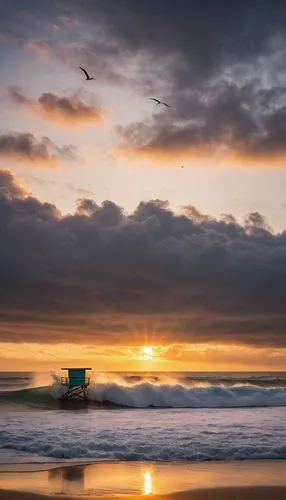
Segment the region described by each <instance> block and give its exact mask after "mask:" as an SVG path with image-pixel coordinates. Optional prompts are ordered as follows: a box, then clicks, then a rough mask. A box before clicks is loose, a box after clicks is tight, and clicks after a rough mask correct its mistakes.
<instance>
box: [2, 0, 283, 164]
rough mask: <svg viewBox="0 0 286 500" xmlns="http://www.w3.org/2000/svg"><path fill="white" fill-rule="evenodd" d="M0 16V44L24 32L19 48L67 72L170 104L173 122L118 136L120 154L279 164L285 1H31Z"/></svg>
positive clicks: (164, 117)
mask: <svg viewBox="0 0 286 500" xmlns="http://www.w3.org/2000/svg"><path fill="white" fill-rule="evenodd" d="M16 7H17V8H16ZM3 10H4V11H5V13H6V14H5V15H6V17H5V16H4V14H3V19H4V21H3V20H2V21H1V23H2V25H3V23H4V25H6V26H8V28H10V32H8V35H7V34H6V36H8V38H9V36H11V29H12V28H11V26H12V27H14V29H15V25H16V26H20V27H21V29H20V28H19V29H20V31H21V30H22V31H21V34H20V35H19V40H21V41H22V42H24V45H25V46H26V48H28V49H30V50H32V51H34V52H36V53H37V54H38V55H39V56H40V57H41V58H43V57H44V58H47V57H49V58H58V59H60V60H61V62H62V63H63V64H65V65H67V66H69V67H70V68H72V69H73V70H74V69H75V68H76V67H77V66H78V65H86V66H87V67H88V68H89V69H90V71H91V72H92V73H94V74H95V75H96V76H97V78H98V80H99V81H101V82H104V83H106V82H109V83H113V84H114V83H116V84H117V85H119V84H124V85H129V86H131V87H133V88H135V89H136V90H137V91H139V92H140V93H141V95H142V97H143V98H147V97H150V96H151V95H152V94H153V93H156V96H158V97H159V98H162V99H163V100H168V102H170V104H171V105H172V108H171V112H170V113H169V114H168V113H167V112H166V113H162V114H156V115H155V116H154V117H153V119H151V120H148V121H147V122H146V123H143V124H140V123H139V124H136V123H135V124H131V125H129V127H127V129H121V130H120V132H121V134H122V135H123V137H124V139H125V143H124V144H123V145H122V146H123V147H128V148H131V149H135V152H136V151H138V152H139V153H142V152H143V153H144V152H146V153H148V154H156V153H158V152H159V153H166V154H167V155H170V154H173V153H174V154H176V153H178V151H179V152H183V153H187V154H189V155H190V156H191V155H192V154H199V153H202V154H207V155H208V154H213V153H214V152H217V151H218V152H220V153H222V154H225V155H230V156H231V157H233V156H234V157H238V159H239V160H240V159H245V158H248V159H249V161H250V162H251V161H254V160H258V161H261V160H264V159H266V160H277V161H280V162H281V161H283V158H284V155H285V140H284V139H285V134H286V125H285V123H286V122H285V109H286V92H285V78H286V73H285V62H286V30H285V26H286V6H285V4H284V3H283V2H282V1H281V0H263V1H261V0H241V1H240V2H229V1H227V0H217V1H216V2H214V1H213V0H201V1H200V2H198V1H196V0H189V1H187V0H178V1H176V3H174V2H173V0H156V2H153V1H151V0H146V1H144V2H134V1H133V0H120V1H118V0H73V1H70V0H61V1H59V2H52V3H49V4H47V5H45V6H44V8H43V9H42V8H40V7H39V6H38V5H37V4H35V3H34V2H32V1H31V2H28V3H27V5H26V4H25V9H23V7H21V2H15V3H14V4H13V5H12V6H10V5H9V4H7V5H5V6H4V7H3ZM21 15H22V16H25V19H26V20H27V21H26V22H25V23H23V22H22V23H20V22H19V19H20V17H21ZM9 19H10V21H9ZM15 19H17V20H18V22H17V23H15ZM5 20H6V21H5ZM11 20H14V23H12V24H11ZM8 21H9V22H8ZM5 23H6V24H5ZM10 25H11V26H10ZM23 26H24V28H23ZM79 26H80V27H79ZM8 28H7V29H8ZM23 30H24V34H23ZM2 37H3V38H5V33H4V32H3V33H2ZM151 93H152V94H151ZM152 109H153V108H152V105H151V103H150V112H151V111H152ZM134 138H135V139H136V142H135V143H134ZM268 163H269V161H268Z"/></svg>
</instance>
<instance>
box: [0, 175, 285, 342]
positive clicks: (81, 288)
mask: <svg viewBox="0 0 286 500" xmlns="http://www.w3.org/2000/svg"><path fill="white" fill-rule="evenodd" d="M0 183H1V184H0V185H1V188H0V238H1V247H0V333H1V340H2V341H9V342H14V341H15V342H17V341H20V340H21V341H24V340H25V341H26V342H43V343H48V342H50V343H55V342H56V343H59V342H75V343H87V344H88V343H90V342H91V343H93V342H97V343H100V344H112V343H115V344H124V345H130V344H140V343H142V339H143V337H144V339H145V337H146V332H147V337H148V339H149V342H151V343H152V344H153V343H154V344H166V343H185V342H187V343H206V342H207V343H208V342H210V343H215V344H231V343H233V344H240V345H249V346H256V347H265V348H266V347H268V346H272V347H275V348H281V347H286V336H285V320H286V314H285V296H286V284H285V283H286V280H285V268H286V233H285V232H282V233H280V234H275V233H273V232H272V230H271V229H270V228H269V226H268V224H267V221H266V220H265V218H264V217H263V216H262V215H261V214H259V213H254V214H249V215H248V216H247V217H246V219H245V223H244V224H243V225H239V224H238V223H237V222H236V221H235V219H234V218H233V217H230V216H228V217H224V218H223V219H221V220H216V219H215V218H213V217H212V216H211V215H207V214H202V215H201V216H200V213H199V211H198V210H197V209H195V208H194V207H192V206H191V205H190V206H188V207H186V208H185V209H184V213H180V214H176V213H174V212H172V211H171V209H170V208H169V206H168V203H167V202H163V201H159V200H153V201H149V202H142V203H140V204H139V205H138V207H137V208H136V210H135V211H134V212H133V213H130V214H127V213H125V212H124V211H123V210H122V209H121V208H120V207H119V206H117V205H116V204H115V203H113V202H112V201H105V202H103V203H102V204H101V205H98V204H97V203H96V202H95V201H94V200H91V199H82V200H80V201H79V202H78V208H77V211H76V212H75V213H74V214H72V215H68V216H63V215H61V213H60V212H59V210H57V208H56V207H55V206H54V205H51V204H49V203H41V202H40V201H39V200H37V199H36V198H34V197H32V196H31V195H28V194H27V193H26V191H23V192H22V191H21V188H19V187H18V185H19V181H18V180H17V179H15V178H14V177H13V176H12V174H9V173H7V171H4V172H2V173H1V175H0ZM145 340H146V339H145Z"/></svg>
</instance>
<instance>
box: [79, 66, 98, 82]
mask: <svg viewBox="0 0 286 500" xmlns="http://www.w3.org/2000/svg"><path fill="white" fill-rule="evenodd" d="M79 69H81V71H83V72H84V74H85V76H86V80H95V78H93V77H91V76H89V74H88V72H87V71H86V70H85V69H84V68H81V66H79Z"/></svg>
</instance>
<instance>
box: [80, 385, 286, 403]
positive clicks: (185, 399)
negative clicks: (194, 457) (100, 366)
mask: <svg viewBox="0 0 286 500" xmlns="http://www.w3.org/2000/svg"><path fill="white" fill-rule="evenodd" d="M86 394H87V397H88V399H90V400H92V401H95V402H97V403H101V404H103V403H113V404H115V405H119V406H120V405H121V406H127V407H132V408H148V407H154V408H234V407H247V406H250V407H261V406H286V388H282V387H257V386H252V385H241V384H240V385H235V386H233V387H224V386H222V385H221V386H211V385H209V384H208V385H206V384H204V385H203V386H201V385H193V386H191V387H189V386H186V385H184V384H182V383H180V384H179V383H178V382H177V381H176V380H173V381H170V380H169V383H168V384H166V383H163V384H162V383H151V382H139V383H135V384H126V383H124V381H122V380H121V381H117V382H114V381H106V382H102V381H99V382H98V383H96V384H92V385H91V386H89V387H88V389H87V392H86Z"/></svg>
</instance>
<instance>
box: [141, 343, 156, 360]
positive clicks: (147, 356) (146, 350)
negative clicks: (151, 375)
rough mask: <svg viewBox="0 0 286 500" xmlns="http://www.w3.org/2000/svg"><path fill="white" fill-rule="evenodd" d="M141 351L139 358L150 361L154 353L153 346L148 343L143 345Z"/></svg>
mask: <svg viewBox="0 0 286 500" xmlns="http://www.w3.org/2000/svg"><path fill="white" fill-rule="evenodd" d="M141 353H142V358H141V359H144V361H152V359H153V355H154V353H153V347H151V346H150V345H145V346H143V347H141Z"/></svg>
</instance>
